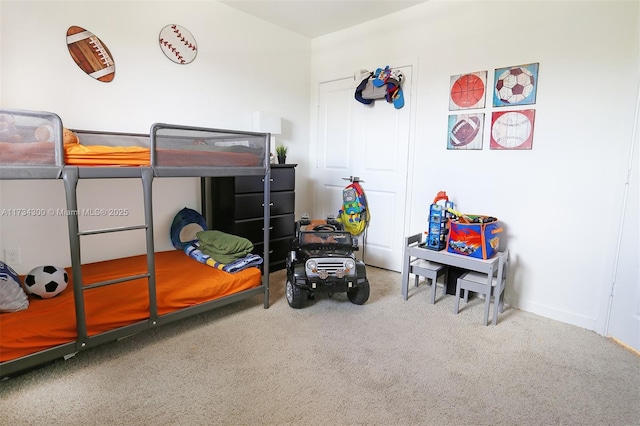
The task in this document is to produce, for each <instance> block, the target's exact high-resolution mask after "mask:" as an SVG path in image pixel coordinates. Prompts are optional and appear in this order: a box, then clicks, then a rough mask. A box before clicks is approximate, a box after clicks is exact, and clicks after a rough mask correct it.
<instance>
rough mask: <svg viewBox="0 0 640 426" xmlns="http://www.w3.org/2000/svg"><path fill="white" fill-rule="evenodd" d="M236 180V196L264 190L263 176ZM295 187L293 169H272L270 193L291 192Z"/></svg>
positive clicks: (240, 177) (244, 177)
mask: <svg viewBox="0 0 640 426" xmlns="http://www.w3.org/2000/svg"><path fill="white" fill-rule="evenodd" d="M235 179H236V183H235V185H236V188H235V190H236V194H244V193H248V192H262V190H263V189H264V183H263V180H264V177H263V176H238V177H236V178H235ZM295 185H296V174H295V169H294V168H292V167H287V168H272V169H271V191H272V192H273V191H293V190H294V188H295Z"/></svg>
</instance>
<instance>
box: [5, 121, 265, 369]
mask: <svg viewBox="0 0 640 426" xmlns="http://www.w3.org/2000/svg"><path fill="white" fill-rule="evenodd" d="M0 113H6V114H14V115H16V114H17V115H22V116H25V115H26V116H32V117H42V116H43V115H46V116H47V117H49V118H50V120H51V123H52V124H53V126H52V127H53V130H54V133H55V135H56V138H57V139H55V140H57V141H60V143H56V144H55V162H56V165H55V166H50V165H47V166H25V167H15V166H0V179H3V180H15V179H58V178H61V179H62V180H63V183H64V189H65V197H66V205H67V211H68V212H77V211H78V198H77V185H78V182H79V180H80V179H113V178H138V177H139V178H141V181H142V189H143V203H144V220H145V223H144V224H142V225H134V226H125V227H117V228H104V229H95V230H84V231H81V230H80V229H79V223H78V215H77V214H67V223H68V227H69V243H70V254H71V268H72V272H73V277H74V279H73V283H74V285H73V292H74V301H75V315H76V327H77V337H76V340H75V341H73V342H69V343H65V344H62V345H58V346H55V347H52V348H50V349H46V350H43V351H40V352H36V353H33V354H30V355H26V356H23V357H21V358H17V359H14V360H11V361H6V362H3V363H0V378H3V377H6V376H9V375H12V374H15V373H18V372H20V371H23V370H28V369H31V368H34V367H37V366H39V365H41V364H44V363H47V362H49V361H53V360H56V359H59V358H64V359H68V358H70V357H72V356H74V355H75V354H76V353H78V352H79V351H82V350H84V349H88V348H90V347H95V346H98V345H101V344H103V343H107V342H110V341H114V340H117V339H120V338H123V337H127V336H130V335H133V334H136V333H139V332H141V331H144V330H147V329H150V328H154V327H156V326H158V325H162V324H167V323H170V322H173V321H177V320H180V319H183V318H187V317H190V316H193V315H197V314H200V313H203V312H206V311H209V310H212V309H215V308H217V307H220V306H223V305H227V304H230V303H234V302H236V301H239V300H242V299H245V298H248V297H252V296H255V295H258V294H262V295H263V305H264V308H265V309H268V308H269V225H270V196H269V194H270V182H271V169H270V161H269V155H268V153H269V152H270V148H269V143H270V142H269V141H270V139H271V137H270V136H271V135H270V134H268V133H254V132H240V131H233V130H221V129H212V128H204V127H189V126H179V125H172V124H163V123H156V124H153V125H152V126H151V131H150V135H148V136H149V137H150V138H151V140H150V143H151V166H145V167H99V166H66V165H64V152H63V148H62V143H61V141H62V132H63V126H62V120H61V119H60V117H59V116H58V115H56V114H54V113H48V112H38V111H25V110H7V109H4V110H0ZM162 130H177V131H202V132H221V133H224V134H226V135H238V136H245V137H246V136H247V135H252V136H260V137H264V139H265V152H264V154H265V155H264V164H263V166H262V167H171V166H154V164H156V156H155V154H156V151H155V149H156V146H157V145H156V141H157V134H158V132H159V131H162ZM104 134H111V133H109V132H104ZM119 135H123V134H122V133H120V134H119ZM137 136H140V135H137ZM144 136H147V135H144ZM212 171H215V173H212ZM245 175H248V176H263V182H264V204H263V205H264V223H263V230H264V254H263V264H262V282H261V285H260V286H258V287H254V288H251V289H248V290H244V291H241V292H239V293H235V294H231V295H228V296H224V297H222V298H219V299H215V300H211V301H209V302H204V303H201V304H198V305H194V306H190V307H187V308H183V309H180V310H177V311H173V312H170V313H167V314H164V315H161V316H160V315H158V310H157V301H156V276H155V256H154V254H155V245H154V238H153V208H152V207H153V200H152V199H153V197H152V184H153V179H154V177H200V178H201V180H203V179H204V178H205V177H214V176H215V177H218V176H245ZM202 191H203V192H204V188H202ZM203 195H204V193H203ZM203 213H204V212H203ZM139 229H144V230H145V237H146V248H147V253H146V256H147V272H146V273H144V274H140V275H134V276H123V277H120V278H118V279H115V280H109V281H103V282H97V283H93V284H91V285H87V286H85V285H83V284H84V281H83V279H82V259H81V249H80V239H81V237H82V236H86V235H96V234H105V233H113V232H126V231H131V230H139ZM140 278H146V279H147V280H148V294H149V318H147V319H145V320H142V321H139V322H136V323H133V324H129V325H126V326H123V327H119V328H116V329H113V330H110V331H106V332H103V333H100V334H97V335H93V336H88V335H87V325H86V311H85V304H84V295H83V293H84V291H85V290H89V289H92V288H96V287H101V286H107V285H112V284H117V283H122V282H125V281H132V280H136V279H140Z"/></svg>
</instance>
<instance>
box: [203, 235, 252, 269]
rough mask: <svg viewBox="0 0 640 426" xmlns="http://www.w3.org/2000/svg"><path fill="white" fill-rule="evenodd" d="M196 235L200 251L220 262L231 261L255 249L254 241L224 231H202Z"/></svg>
mask: <svg viewBox="0 0 640 426" xmlns="http://www.w3.org/2000/svg"><path fill="white" fill-rule="evenodd" d="M196 236H197V237H198V241H199V243H200V251H202V252H203V253H205V254H208V255H209V256H211V258H212V259H213V260H215V261H216V262H220V263H225V264H226V263H231V262H233V261H234V260H238V259H240V258H241V257H245V256H246V255H248V254H249V253H251V250H253V243H252V242H251V241H249V240H248V239H246V238H244V237H239V236H237V235H231V234H226V233H224V232H222V231H215V230H210V231H200V232H198V233H197V234H196Z"/></svg>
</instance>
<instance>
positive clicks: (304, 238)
mask: <svg viewBox="0 0 640 426" xmlns="http://www.w3.org/2000/svg"><path fill="white" fill-rule="evenodd" d="M352 244H353V242H352V240H351V234H350V233H349V232H343V231H322V232H316V231H312V232H301V233H300V246H304V247H306V248H309V249H313V248H320V247H322V248H331V249H345V250H348V249H351V247H352Z"/></svg>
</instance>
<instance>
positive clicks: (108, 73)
mask: <svg viewBox="0 0 640 426" xmlns="http://www.w3.org/2000/svg"><path fill="white" fill-rule="evenodd" d="M67 48H68V49H69V54H70V55H71V58H73V61H74V62H75V63H76V65H78V67H80V69H81V70H82V71H84V72H85V73H86V74H87V75H89V76H91V77H93V78H95V79H96V80H98V81H102V82H104V83H108V82H110V81H112V80H113V78H114V77H115V76H116V65H115V63H114V62H113V57H112V56H111V52H109V49H107V46H106V45H105V44H104V43H103V42H102V40H100V39H99V38H98V37H96V36H95V35H93V33H92V32H91V31H87V30H85V29H84V28H82V27H76V26H72V27H69V29H68V30H67Z"/></svg>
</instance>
